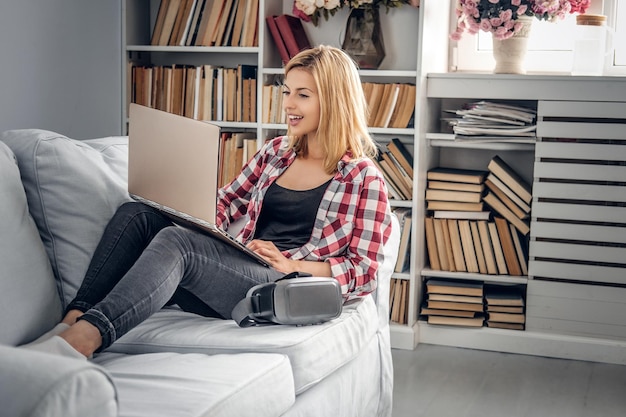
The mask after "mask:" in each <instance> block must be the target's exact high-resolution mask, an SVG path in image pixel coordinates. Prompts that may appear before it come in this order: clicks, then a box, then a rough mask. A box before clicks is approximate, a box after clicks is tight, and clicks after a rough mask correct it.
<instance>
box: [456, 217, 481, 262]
mask: <svg viewBox="0 0 626 417" xmlns="http://www.w3.org/2000/svg"><path fill="white" fill-rule="evenodd" d="M459 234H460V235H461V246H462V248H463V256H464V258H465V266H466V268H467V272H473V273H478V272H479V269H478V258H477V257H476V251H475V250H474V241H473V239H472V229H471V227H470V223H469V220H459Z"/></svg>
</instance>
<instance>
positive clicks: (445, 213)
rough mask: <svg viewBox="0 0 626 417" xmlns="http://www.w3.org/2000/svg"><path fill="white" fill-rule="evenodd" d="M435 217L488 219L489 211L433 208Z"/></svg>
mask: <svg viewBox="0 0 626 417" xmlns="http://www.w3.org/2000/svg"><path fill="white" fill-rule="evenodd" d="M433 217H434V218H435V219H468V220H489V218H490V217H491V212H490V211H454V210H435V211H433Z"/></svg>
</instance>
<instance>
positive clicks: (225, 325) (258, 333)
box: [108, 296, 378, 393]
mask: <svg viewBox="0 0 626 417" xmlns="http://www.w3.org/2000/svg"><path fill="white" fill-rule="evenodd" d="M377 329H378V316H377V313H376V305H375V304H374V302H373V300H372V298H371V297H370V296H367V297H365V298H363V299H361V300H359V301H357V302H356V303H354V304H352V305H348V306H344V309H343V313H342V314H341V316H340V317H338V318H337V319H335V320H331V321H329V322H326V323H324V324H320V325H315V326H301V327H296V326H282V325H276V326H259V327H248V328H241V327H238V326H237V324H236V323H235V322H234V321H233V320H221V319H211V318H205V317H200V316H197V315H194V314H191V313H186V312H183V311H180V310H176V309H163V310H162V311H160V312H157V313H156V314H155V315H153V316H152V317H150V318H149V319H148V320H146V321H145V322H143V323H142V324H140V325H139V326H137V327H135V328H134V329H132V330H131V331H130V332H129V333H127V334H126V335H124V336H123V337H121V338H120V339H119V340H117V341H116V342H115V343H113V345H111V347H109V349H108V350H109V351H113V352H122V353H133V354H136V353H144V352H164V351H169V352H180V353H189V352H197V353H205V354H209V355H214V354H220V353H242V352H266V353H281V354H284V355H287V356H288V357H289V360H290V362H291V367H292V369H293V378H294V381H295V389H296V393H300V392H303V391H305V390H306V389H307V388H308V387H310V386H311V385H314V384H315V383H317V382H318V381H320V380H322V379H324V378H325V377H326V376H327V375H329V374H331V373H333V372H334V371H335V370H336V369H338V368H340V367H341V366H343V365H344V364H346V363H348V362H350V361H351V360H352V359H353V358H354V357H355V356H356V355H357V354H358V353H359V352H360V350H361V349H363V347H364V346H365V345H366V344H367V343H368V342H369V341H370V340H371V339H372V338H373V337H376V332H377Z"/></svg>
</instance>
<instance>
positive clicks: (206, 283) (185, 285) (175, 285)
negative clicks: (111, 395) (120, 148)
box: [66, 202, 283, 351]
mask: <svg viewBox="0 0 626 417" xmlns="http://www.w3.org/2000/svg"><path fill="white" fill-rule="evenodd" d="M282 276H283V274H282V273H280V272H278V271H276V270H275V269H273V268H268V267H265V266H263V265H261V264H259V263H257V262H256V261H254V260H252V259H251V258H249V257H248V256H247V255H245V254H243V253H241V252H240V251H238V250H237V249H235V248H233V247H231V246H230V245H228V244H226V243H224V242H222V241H221V240H219V239H216V238H212V237H210V236H207V235H204V234H202V233H199V232H196V231H193V230H189V229H186V228H182V227H178V226H173V225H172V223H171V222H170V221H169V219H168V218H167V217H165V216H164V215H162V214H161V213H159V212H158V211H157V210H155V209H152V208H150V207H148V206H146V205H144V204H141V203H136V202H131V203H125V204H123V205H122V206H120V208H119V209H118V210H117V212H116V213H115V214H114V216H113V218H112V219H111V221H110V222H109V224H108V225H107V227H106V229H105V231H104V234H103V236H102V238H101V240H100V243H99V244H98V247H97V248H96V250H95V252H94V256H93V258H92V260H91V263H90V265H89V268H88V270H87V273H86V274H85V279H84V281H83V283H82V285H81V287H80V288H79V290H78V292H77V295H76V298H75V299H74V300H73V301H72V302H71V303H70V304H69V305H68V307H67V309H66V310H71V309H78V310H81V311H83V312H85V314H84V315H83V316H81V318H80V319H81V320H86V321H88V322H89V323H91V324H93V325H94V326H96V327H97V328H98V330H99V331H100V333H101V335H102V346H101V347H100V349H98V351H101V350H103V349H106V348H107V347H109V346H110V345H111V344H112V343H113V342H115V340H117V339H119V338H120V337H121V336H122V335H124V334H126V333H127V332H128V331H129V330H131V329H132V328H133V327H135V326H137V325H138V324H139V323H141V322H142V321H144V320H145V319H147V318H148V317H150V316H151V315H152V314H154V313H155V312H157V311H159V310H160V309H161V308H162V307H164V306H165V305H166V304H168V303H169V304H172V303H176V304H178V305H179V306H181V307H182V308H183V309H184V310H187V311H192V312H195V313H199V314H202V315H205V316H216V317H222V318H225V319H229V318H230V314H231V312H232V310H233V308H234V307H235V304H237V302H238V301H239V300H241V299H243V298H244V297H245V295H246V292H247V291H248V290H249V289H250V288H252V287H253V286H255V285H257V284H260V283H265V282H271V281H275V280H276V279H278V278H280V277H282Z"/></svg>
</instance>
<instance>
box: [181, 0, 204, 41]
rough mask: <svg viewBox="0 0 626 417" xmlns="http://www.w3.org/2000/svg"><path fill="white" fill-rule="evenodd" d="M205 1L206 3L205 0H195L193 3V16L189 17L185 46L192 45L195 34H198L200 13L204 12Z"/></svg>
mask: <svg viewBox="0 0 626 417" xmlns="http://www.w3.org/2000/svg"><path fill="white" fill-rule="evenodd" d="M206 3H207V0H197V2H196V4H195V7H194V10H193V17H192V18H191V22H190V24H189V30H188V32H187V36H186V38H185V46H192V45H194V43H195V41H196V36H197V35H198V28H199V26H200V21H201V18H202V13H203V12H204V6H205V4H206Z"/></svg>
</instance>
